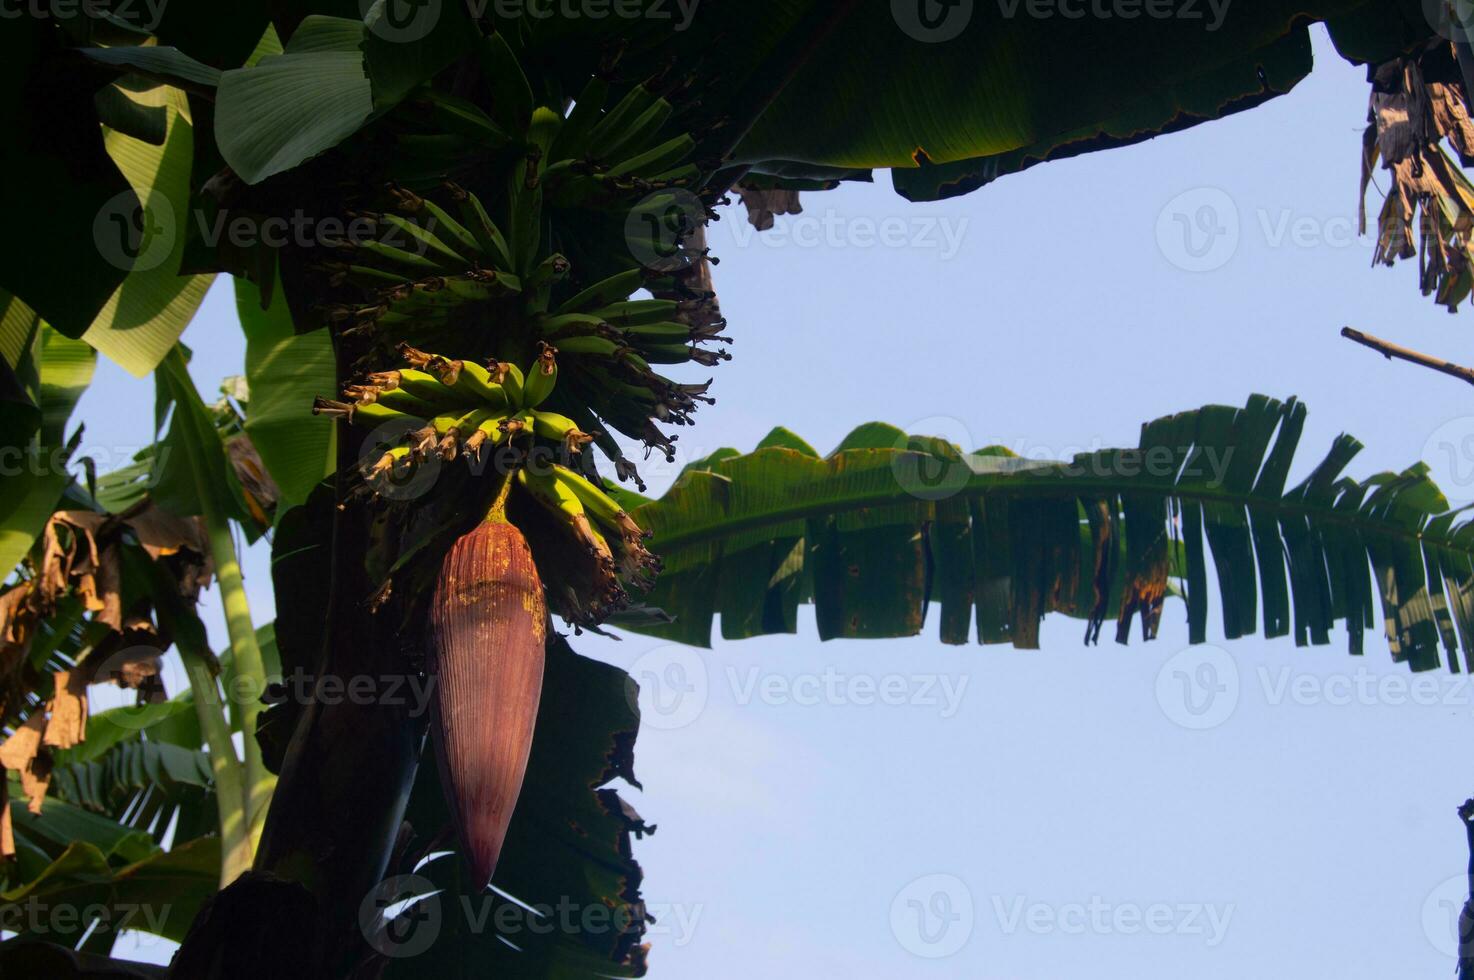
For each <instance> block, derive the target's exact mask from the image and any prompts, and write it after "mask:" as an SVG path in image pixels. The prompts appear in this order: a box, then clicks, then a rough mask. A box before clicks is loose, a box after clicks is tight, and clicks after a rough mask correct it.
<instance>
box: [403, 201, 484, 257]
mask: <svg viewBox="0 0 1474 980" xmlns="http://www.w3.org/2000/svg"><path fill="white" fill-rule="evenodd" d="M393 194H394V197H395V200H396V201H398V202H399V204H400V207H401V208H402V209H403V210H405V211H408V212H409V213H411V214H423V215H425V216H426V217H427V218H428V219H429V220H430V222H431V223H432V224H431V227H432V228H437V229H442V230H444V231H445V233H446V234H447V235H449V236H450V237H451V239H452V240H453V242H454V244H453V247H454V248H455V250H456V252H457V253H458V254H460V255H464V256H467V257H470V256H475V255H479V254H480V253H481V251H482V249H481V243H480V242H478V241H477V240H476V236H475V235H474V234H472V233H471V229H469V228H467V227H466V226H465V225H463V224H461V223H460V222H459V221H457V220H456V219H455V218H452V217H451V216H450V213H449V212H447V211H446V210H445V209H444V208H442V207H441V206H440V205H438V204H436V203H435V202H434V201H432V200H430V199H429V198H426V197H421V196H419V195H418V194H415V193H413V192H411V191H407V190H405V189H404V188H402V187H396V188H394V190H393Z"/></svg>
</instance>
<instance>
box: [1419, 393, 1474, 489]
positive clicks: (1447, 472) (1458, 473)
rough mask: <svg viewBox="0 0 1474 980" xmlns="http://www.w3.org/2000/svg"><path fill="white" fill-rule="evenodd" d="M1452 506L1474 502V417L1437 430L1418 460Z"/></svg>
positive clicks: (1462, 416) (1430, 437)
mask: <svg viewBox="0 0 1474 980" xmlns="http://www.w3.org/2000/svg"><path fill="white" fill-rule="evenodd" d="M1418 458H1419V459H1421V460H1423V461H1425V462H1426V463H1427V464H1428V468H1429V470H1430V473H1429V475H1430V476H1431V477H1432V479H1433V482H1434V483H1436V484H1438V488H1439V489H1440V490H1442V491H1443V493H1444V496H1446V497H1447V498H1448V501H1449V503H1450V504H1451V505H1452V506H1455V507H1457V506H1460V505H1462V504H1467V503H1469V502H1470V501H1474V415H1461V416H1459V417H1458V418H1455V419H1449V420H1448V421H1447V422H1445V423H1443V424H1442V425H1440V426H1439V427H1438V428H1436V429H1434V430H1433V432H1432V433H1431V434H1430V435H1429V436H1428V441H1427V442H1425V443H1423V452H1422V454H1421V455H1420V456H1419V457H1418Z"/></svg>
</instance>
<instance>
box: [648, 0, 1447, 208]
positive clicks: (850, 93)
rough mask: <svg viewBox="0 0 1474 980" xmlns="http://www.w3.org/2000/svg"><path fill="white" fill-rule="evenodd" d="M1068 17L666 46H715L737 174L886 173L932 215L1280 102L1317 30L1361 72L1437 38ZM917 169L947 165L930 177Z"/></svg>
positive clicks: (957, 20) (810, 12) (901, 9)
mask: <svg viewBox="0 0 1474 980" xmlns="http://www.w3.org/2000/svg"><path fill="white" fill-rule="evenodd" d="M1066 6H1067V5H1065V4H1058V5H1055V4H1049V5H1045V9H1046V13H1048V14H1049V15H1048V16H1038V15H1036V14H1035V13H1034V5H1026V2H1025V0H1020V2H1019V3H1011V2H999V3H983V2H976V3H974V2H972V0H950V2H933V0H895V2H893V3H889V4H886V3H828V2H825V3H818V2H815V0H790V2H783V3H772V4H765V5H764V6H763V9H762V11H761V13H756V12H754V11H753V10H752V9H750V8H746V7H740V6H739V7H725V6H722V7H718V8H714V9H712V10H710V11H708V10H704V9H703V10H702V11H700V13H699V14H698V16H697V17H696V19H695V22H694V25H693V29H692V30H691V31H688V32H686V33H685V34H683V35H681V37H680V39H679V40H677V41H673V42H672V44H673V45H674V44H682V45H698V44H700V43H701V41H702V40H707V41H710V40H711V39H713V38H715V37H717V36H723V37H725V39H726V41H725V43H724V44H723V45H722V50H723V52H724V59H723V60H724V65H723V71H724V73H725V74H726V75H727V78H728V80H729V81H728V83H727V87H728V89H729V90H731V89H736V90H737V91H738V92H739V93H740V94H738V95H735V96H731V97H730V98H729V99H727V100H723V108H725V109H727V110H728V111H729V112H730V113H731V114H732V115H733V116H734V117H735V118H736V119H739V120H746V119H749V118H751V117H752V112H753V110H754V107H756V108H757V110H758V111H759V112H760V115H758V116H757V117H756V119H755V121H754V122H753V124H752V126H751V129H750V130H749V131H748V132H746V134H745V135H744V136H743V138H742V139H741V141H740V142H739V143H738V144H737V147H736V150H735V152H734V154H733V157H734V159H735V161H737V162H739V163H748V164H754V165H756V166H757V169H759V170H760V171H767V172H771V171H773V170H774V169H775V167H776V166H777V165H784V164H786V165H796V164H804V165H809V166H819V167H843V168H873V167H892V168H896V170H895V172H894V173H893V177H894V178H895V179H896V182H897V187H898V190H900V191H901V193H903V194H905V195H906V196H908V197H911V198H913V199H917V200H929V199H935V198H937V197H944V196H948V195H949V194H951V193H959V192H961V191H962V190H966V189H971V186H977V185H978V184H979V183H981V182H982V181H983V179H984V178H988V179H991V177H994V176H997V175H999V174H1000V173H1006V172H1011V171H1014V170H1018V169H1021V168H1022V167H1023V166H1027V165H1029V164H1030V163H1033V162H1038V161H1040V160H1044V159H1050V158H1053V157H1058V156H1068V155H1073V154H1075V153H1079V152H1084V151H1086V150H1090V149H1101V148H1105V147H1110V146H1119V145H1123V144H1126V143H1133V142H1137V141H1139V140H1142V139H1146V138H1149V137H1151V136H1155V135H1158V134H1160V133H1163V132H1170V131H1173V130H1177V129H1182V128H1185V127H1187V126H1191V125H1194V124H1196V123H1198V122H1202V121H1204V120H1208V119H1216V118H1218V117H1220V116H1223V115H1227V114H1229V113H1232V112H1236V111H1239V110H1242V109H1246V108H1249V107H1252V106H1254V105H1258V104H1259V103H1261V102H1263V101H1264V100H1266V99H1269V98H1272V97H1274V96H1276V95H1279V94H1282V93H1284V92H1286V91H1288V90H1289V89H1290V88H1291V87H1293V86H1294V84H1295V83H1296V82H1298V81H1299V79H1301V78H1303V77H1304V76H1305V74H1307V73H1308V72H1309V70H1310V66H1311V59H1310V42H1309V34H1308V31H1309V22H1311V21H1316V20H1326V21H1328V22H1329V25H1330V27H1331V29H1332V33H1333V38H1334V39H1336V40H1337V41H1338V43H1339V44H1340V45H1341V49H1342V53H1343V54H1344V55H1345V56H1346V57H1348V58H1351V59H1353V60H1358V61H1362V60H1366V59H1368V58H1371V59H1375V60H1379V61H1380V60H1385V59H1387V58H1390V57H1392V56H1394V55H1396V54H1398V53H1400V52H1401V51H1402V50H1404V49H1405V48H1406V47H1407V46H1408V45H1410V44H1411V43H1413V42H1414V41H1417V40H1420V39H1423V38H1427V37H1429V36H1431V34H1432V29H1431V27H1430V26H1429V24H1428V21H1427V20H1426V18H1425V17H1424V15H1423V10H1422V6H1421V5H1420V4H1419V3H1418V2H1416V0H1398V2H1393V3H1387V2H1380V0H1378V2H1367V0H1265V2H1260V3H1255V4H1226V5H1221V6H1218V7H1215V6H1211V5H1209V4H1207V3H1201V4H1194V5H1187V4H1182V5H1174V6H1173V7H1172V8H1171V10H1172V14H1173V16H1170V17H1152V16H1148V15H1147V14H1146V13H1145V12H1143V14H1142V15H1141V16H1138V17H1121V16H1115V17H1111V16H1107V17H1098V16H1083V17H1079V16H1077V17H1071V16H1066V14H1067V11H1066V10H1065V9H1064V8H1065V7H1066ZM1368 25H1374V29H1373V27H1371V26H1368ZM1374 38H1375V40H1376V42H1378V43H1372V42H1373V39H1374ZM729 59H730V63H729ZM780 79H786V81H783V82H782V84H781V88H777V89H776V91H775V85H777V84H778V83H777V82H775V80H780ZM743 83H745V84H743ZM763 94H769V95H770V97H771V101H770V103H769V104H767V105H766V106H764V105H763V103H762V101H761V99H760V96H761V95H763ZM928 164H950V165H953V166H951V167H950V168H948V169H947V170H946V171H944V172H942V173H935V172H933V173H930V174H928V173H926V171H927V170H928V169H930V168H929V167H928ZM917 168H920V169H921V171H922V172H921V173H917V172H916V171H917ZM968 185H971V186H968Z"/></svg>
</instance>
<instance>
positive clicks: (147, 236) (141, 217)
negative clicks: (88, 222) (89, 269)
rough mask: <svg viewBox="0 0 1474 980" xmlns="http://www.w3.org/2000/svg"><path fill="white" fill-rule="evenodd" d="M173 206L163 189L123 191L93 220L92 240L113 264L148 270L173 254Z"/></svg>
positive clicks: (105, 258)
mask: <svg viewBox="0 0 1474 980" xmlns="http://www.w3.org/2000/svg"><path fill="white" fill-rule="evenodd" d="M176 234H177V230H176V227H175V224H174V206H173V205H172V204H170V203H169V199H168V198H167V197H165V196H164V195H163V194H161V193H160V192H158V191H156V190H153V189H149V190H146V191H144V192H143V194H141V195H135V194H134V193H133V192H132V191H123V192H122V193H121V194H115V195H113V196H112V197H110V198H108V200H107V203H105V204H103V206H102V207H101V208H99V209H98V211H97V216H96V217H94V218H93V219H92V240H93V242H94V243H95V244H96V245H97V251H98V253H99V254H101V255H102V257H103V259H104V260H105V261H106V262H107V263H108V264H109V265H111V266H113V267H115V268H118V269H122V270H124V271H125V272H147V271H148V270H149V269H154V268H157V267H158V266H160V265H162V264H163V263H164V260H165V259H167V258H168V257H169V256H170V255H172V254H174V239H175V236H176Z"/></svg>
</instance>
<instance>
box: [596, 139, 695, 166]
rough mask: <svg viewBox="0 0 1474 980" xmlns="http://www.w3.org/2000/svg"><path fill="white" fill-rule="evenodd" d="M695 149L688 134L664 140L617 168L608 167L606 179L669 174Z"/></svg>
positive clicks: (693, 141) (692, 140)
mask: <svg viewBox="0 0 1474 980" xmlns="http://www.w3.org/2000/svg"><path fill="white" fill-rule="evenodd" d="M695 149H696V140H694V139H692V138H691V135H690V134H689V133H684V134H682V135H680V136H677V137H675V138H674V139H669V140H666V141H665V142H664V143H661V144H660V145H659V146H656V147H652V148H651V149H649V150H646V151H645V152H644V153H641V154H639V155H637V156H632V157H630V158H629V159H628V160H626V161H624V162H623V163H621V164H619V165H618V166H614V167H610V168H609V170H608V171H607V172H606V173H605V176H607V177H650V176H651V175H652V174H661V173H665V172H669V171H670V170H671V168H672V167H675V166H676V165H677V164H679V163H680V162H681V161H682V160H684V159H685V158H686V157H688V156H690V154H691V153H692V151H694V150H695Z"/></svg>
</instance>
